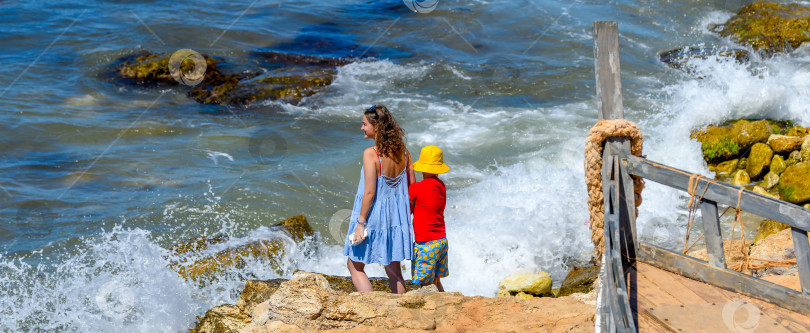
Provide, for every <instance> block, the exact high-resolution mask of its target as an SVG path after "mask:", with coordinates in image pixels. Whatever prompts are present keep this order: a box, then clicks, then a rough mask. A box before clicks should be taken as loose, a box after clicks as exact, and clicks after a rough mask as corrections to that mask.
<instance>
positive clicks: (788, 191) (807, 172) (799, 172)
mask: <svg viewBox="0 0 810 333" xmlns="http://www.w3.org/2000/svg"><path fill="white" fill-rule="evenodd" d="M777 186H778V187H779V195H780V196H781V197H782V200H785V201H788V202H792V203H794V204H798V205H802V204H805V203H808V202H810V162H801V163H797V164H794V165H791V166H789V167H787V169H785V172H783V173H782V176H781V177H780V178H779V185H777Z"/></svg>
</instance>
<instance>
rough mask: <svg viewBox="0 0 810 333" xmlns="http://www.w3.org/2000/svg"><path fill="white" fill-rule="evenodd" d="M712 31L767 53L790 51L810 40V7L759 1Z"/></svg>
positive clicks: (744, 8)
mask: <svg viewBox="0 0 810 333" xmlns="http://www.w3.org/2000/svg"><path fill="white" fill-rule="evenodd" d="M711 30H712V31H714V32H716V33H718V34H720V35H721V36H723V37H728V38H731V39H732V40H734V41H736V42H737V43H739V44H742V45H746V46H750V47H752V48H754V50H757V51H760V52H763V53H765V54H774V53H778V52H790V51H792V50H793V49H795V48H797V47H798V46H799V45H801V44H802V43H804V42H806V41H808V40H810V34H808V33H807V32H808V31H810V8H808V7H805V6H802V5H798V4H789V5H782V4H778V3H772V2H756V3H752V4H749V5H747V6H745V7H743V8H742V9H741V10H740V11H739V12H738V13H737V15H735V16H733V17H732V18H730V19H729V20H728V21H726V23H724V24H720V25H716V26H714V27H712V28H711Z"/></svg>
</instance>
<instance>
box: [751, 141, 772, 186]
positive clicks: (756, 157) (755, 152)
mask: <svg viewBox="0 0 810 333" xmlns="http://www.w3.org/2000/svg"><path fill="white" fill-rule="evenodd" d="M772 159H773V151H772V150H771V147H768V145H766V144H764V143H759V142H758V143H756V144H754V146H753V147H751V154H750V155H748V166H747V167H746V168H745V171H747V172H748V175H749V176H751V178H757V177H759V176H760V175H761V174H762V172H763V171H765V170H767V168H768V167H769V166H770V165H771V160H772Z"/></svg>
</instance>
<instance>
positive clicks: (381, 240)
mask: <svg viewBox="0 0 810 333" xmlns="http://www.w3.org/2000/svg"><path fill="white" fill-rule="evenodd" d="M361 130H362V131H363V133H364V134H365V138H366V139H373V140H374V146H373V147H370V148H367V149H366V150H365V151H364V152H363V167H362V168H361V171H360V184H359V185H358V186H357V195H356V196H355V199H354V207H353V208H352V216H351V220H350V223H349V232H348V235H347V236H346V245H345V246H344V248H343V254H344V255H346V256H348V257H349V260H348V263H347V265H348V267H349V272H350V273H351V275H352V282H353V283H354V287H355V289H357V291H360V292H367V291H372V288H371V282H369V280H368V276H367V275H366V272H365V270H364V269H365V266H366V265H367V264H371V263H378V264H381V265H383V266H385V273H386V274H387V275H388V283H389V284H390V286H391V292H393V293H397V294H402V293H405V279H404V278H403V277H402V269H401V268H400V261H402V260H410V259H411V254H412V251H413V234H412V228H411V225H410V215H411V207H410V201H409V198H408V186H409V185H410V184H411V183H413V182H414V180H415V177H414V173H413V168H412V165H411V156H410V154H408V151H407V149H405V138H404V136H405V131H403V130H402V128H400V127H399V125H397V122H396V121H395V120H394V117H393V116H392V115H391V113H390V112H389V111H388V109H387V108H386V107H385V106H383V105H374V106H372V107H370V108H369V109H368V110H366V111H365V112H364V113H363V126H362V127H361ZM366 233H367V236H365V237H364V235H365V234H366Z"/></svg>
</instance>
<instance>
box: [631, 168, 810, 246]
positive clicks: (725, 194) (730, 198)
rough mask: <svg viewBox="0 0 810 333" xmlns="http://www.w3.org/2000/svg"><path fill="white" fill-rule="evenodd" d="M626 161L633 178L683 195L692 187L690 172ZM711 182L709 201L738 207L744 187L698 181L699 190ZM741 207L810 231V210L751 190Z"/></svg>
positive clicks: (746, 191)
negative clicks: (669, 188) (741, 190)
mask: <svg viewBox="0 0 810 333" xmlns="http://www.w3.org/2000/svg"><path fill="white" fill-rule="evenodd" d="M625 159H626V160H627V165H628V167H629V169H628V171H629V172H630V174H631V175H636V176H641V177H644V178H646V179H649V180H652V181H654V182H657V183H661V184H664V185H667V186H670V187H674V188H676V189H679V190H682V191H686V190H687V187H688V186H689V177H690V175H692V174H691V173H689V172H686V171H683V170H678V169H675V168H672V167H669V166H665V165H662V164H658V163H655V162H653V161H650V160H647V159H644V158H640V157H636V156H632V155H627V156H625ZM707 182H708V183H709V188H708V189H707V190H706V194H704V195H703V198H704V199H705V200H711V201H714V202H716V203H719V204H723V205H728V206H733V207H737V196H738V191H739V189H740V187H737V186H734V185H730V184H725V183H721V182H717V181H714V180H711V179H707V178H701V179H699V180H698V185H697V186H698V188H700V189H703V188H704V186H706V183H707ZM701 192H702V190H701ZM740 205H741V206H742V207H743V210H745V211H746V212H749V213H752V214H756V215H759V216H762V217H765V218H769V219H772V220H776V221H779V222H782V223H784V224H787V225H789V226H791V227H796V228H799V229H802V230H810V210H808V209H804V208H802V207H800V206H797V205H794V204H790V203H787V202H784V201H781V200H777V199H774V198H771V197H768V196H764V195H761V194H757V193H754V192H752V191H749V190H743V193H742V196H741V198H740Z"/></svg>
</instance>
